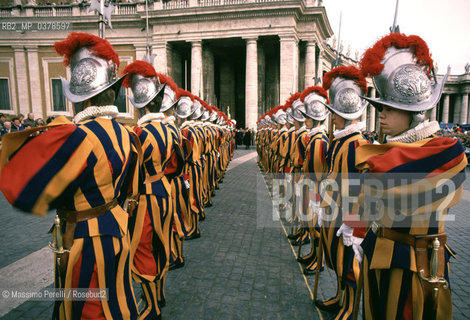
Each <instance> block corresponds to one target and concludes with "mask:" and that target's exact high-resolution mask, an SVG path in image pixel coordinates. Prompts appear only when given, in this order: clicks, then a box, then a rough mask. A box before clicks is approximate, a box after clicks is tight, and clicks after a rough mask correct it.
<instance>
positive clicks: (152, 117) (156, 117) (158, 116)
mask: <svg viewBox="0 0 470 320" xmlns="http://www.w3.org/2000/svg"><path fill="white" fill-rule="evenodd" d="M163 119H165V115H164V114H163V113H161V112H158V113H147V114H146V115H145V116H143V117H142V118H140V119H139V120H138V121H137V125H138V126H140V125H141V124H144V123H146V122H150V121H162V120H163Z"/></svg>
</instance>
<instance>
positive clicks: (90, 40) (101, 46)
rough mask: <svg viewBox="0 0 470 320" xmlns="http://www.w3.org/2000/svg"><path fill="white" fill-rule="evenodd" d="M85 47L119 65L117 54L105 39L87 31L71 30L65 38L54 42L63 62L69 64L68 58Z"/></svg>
mask: <svg viewBox="0 0 470 320" xmlns="http://www.w3.org/2000/svg"><path fill="white" fill-rule="evenodd" d="M83 47H87V48H89V49H90V50H91V51H93V53H94V54H95V55H96V56H97V57H100V58H102V59H105V60H107V61H109V60H112V61H113V62H114V63H115V64H116V66H117V67H119V56H118V54H117V53H116V51H114V49H113V46H112V45H111V44H110V43H109V42H108V40H106V39H102V38H100V37H97V36H95V35H92V34H89V33H81V32H72V33H70V34H69V35H68V36H67V38H66V39H65V40H62V41H57V42H56V43H55V44H54V49H55V51H56V52H57V53H58V54H59V55H61V56H64V64H65V65H66V66H68V65H69V64H70V58H71V57H72V55H73V54H74V53H75V52H76V51H77V50H78V49H80V48H83Z"/></svg>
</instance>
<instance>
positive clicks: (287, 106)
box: [285, 92, 300, 109]
mask: <svg viewBox="0 0 470 320" xmlns="http://www.w3.org/2000/svg"><path fill="white" fill-rule="evenodd" d="M299 98H300V92H296V93H294V94H293V95H291V96H290V97H289V99H287V101H286V104H285V106H286V109H287V108H290V107H292V102H294V101H295V100H297V99H299Z"/></svg>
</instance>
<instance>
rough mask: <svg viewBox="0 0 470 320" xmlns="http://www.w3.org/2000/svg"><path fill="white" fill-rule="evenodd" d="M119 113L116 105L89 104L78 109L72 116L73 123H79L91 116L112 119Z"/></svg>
mask: <svg viewBox="0 0 470 320" xmlns="http://www.w3.org/2000/svg"><path fill="white" fill-rule="evenodd" d="M118 114H119V110H118V107H116V106H113V105H111V106H100V107H96V106H89V107H87V108H85V110H83V111H80V112H79V113H77V114H76V115H75V117H74V118H73V122H74V123H80V122H82V121H85V120H88V119H91V118H105V119H112V118H116V117H117V116H118Z"/></svg>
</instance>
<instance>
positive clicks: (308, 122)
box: [304, 117, 313, 129]
mask: <svg viewBox="0 0 470 320" xmlns="http://www.w3.org/2000/svg"><path fill="white" fill-rule="evenodd" d="M304 123H305V127H306V128H307V129H312V128H313V119H310V118H309V117H305V122H304Z"/></svg>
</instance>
